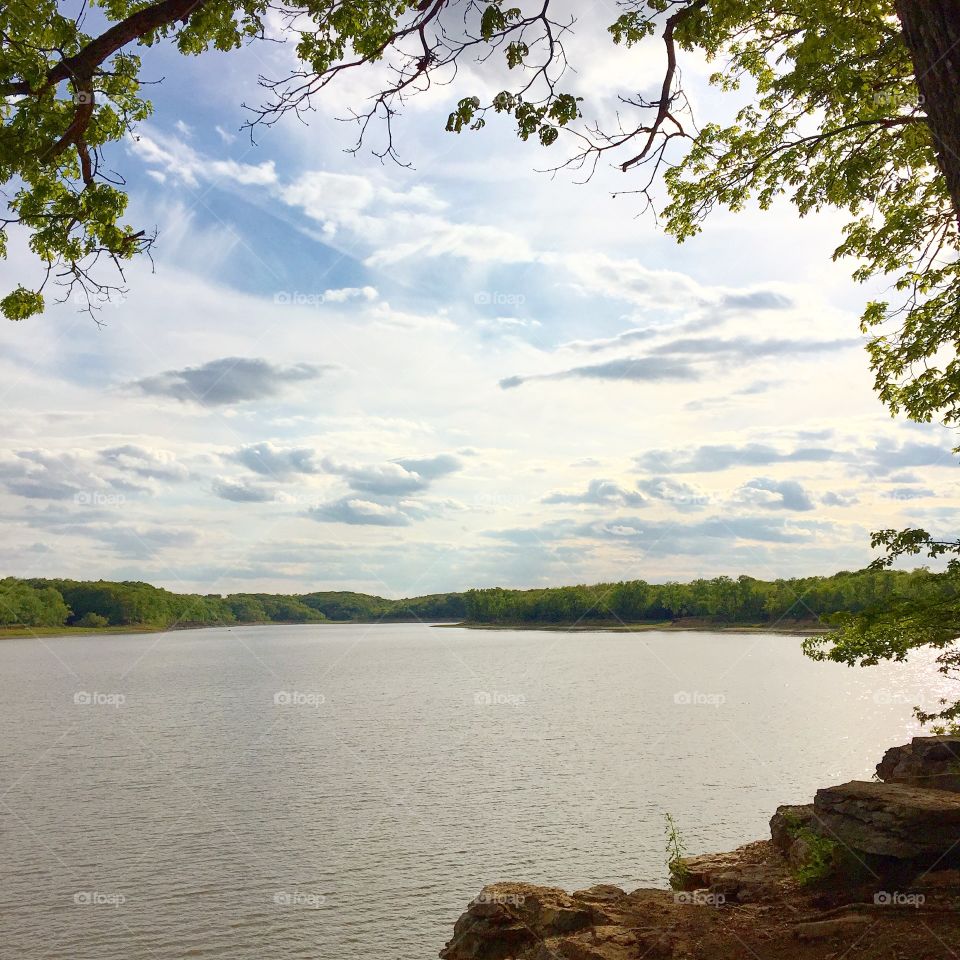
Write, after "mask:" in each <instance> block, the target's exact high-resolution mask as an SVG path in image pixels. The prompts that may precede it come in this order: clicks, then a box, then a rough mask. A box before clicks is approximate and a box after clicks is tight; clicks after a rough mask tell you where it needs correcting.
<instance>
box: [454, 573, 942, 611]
mask: <svg viewBox="0 0 960 960" xmlns="http://www.w3.org/2000/svg"><path fill="white" fill-rule="evenodd" d="M954 583H955V581H954V579H953V578H952V577H945V576H944V575H942V574H933V573H930V572H929V571H927V570H913V571H910V572H906V571H899V570H862V571H858V572H856V573H849V572H846V571H844V572H841V573H837V574H834V576H832V577H802V578H798V579H792V580H772V581H770V580H755V579H754V578H753V577H738V578H737V579H736V580H734V579H732V578H730V577H716V578H715V579H713V580H694V581H692V582H690V583H662V584H654V583H646V582H644V581H643V580H630V581H626V582H623V583H599V584H596V585H594V586H578V587H555V588H549V589H543V590H502V589H500V588H495V589H491V590H468V591H467V592H466V594H465V595H464V596H465V598H466V607H467V620H468V621H470V622H472V623H492V624H511V623H516V624H524V623H564V624H569V623H584V624H589V623H591V622H594V623H596V622H604V623H605V622H611V623H616V622H622V623H639V622H657V621H666V620H678V619H682V618H688V617H689V618H697V619H704V620H708V621H714V622H717V623H751V624H753V623H755V624H763V623H773V622H776V621H780V620H784V621H810V622H816V621H817V620H818V619H820V618H823V617H828V616H830V615H831V614H836V613H860V612H862V611H865V610H870V609H874V608H883V607H886V606H889V605H890V604H891V603H893V602H896V600H897V599H898V598H907V597H913V596H917V595H918V594H919V593H920V592H921V591H922V592H924V593H929V592H930V591H937V592H940V591H943V592H945V593H948V592H953V593H955V592H956V587H955V586H954Z"/></svg>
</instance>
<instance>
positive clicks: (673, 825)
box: [666, 813, 690, 890]
mask: <svg viewBox="0 0 960 960" xmlns="http://www.w3.org/2000/svg"><path fill="white" fill-rule="evenodd" d="M666 821H667V824H666V837H667V848H666V849H667V860H666V864H667V870H669V871H670V886H671V887H673V888H674V890H682V889H684V886H685V884H686V882H687V879H688V878H689V875H690V874H689V871H688V870H687V866H686V864H685V863H684V862H683V857H684V855H685V854H686V852H687V848H686V845H685V844H684V842H683V836H682V835H681V833H680V828H679V827H678V826H677V822H676V821H675V820H674V819H673V816H672V815H671V814H669V813H668V814H666Z"/></svg>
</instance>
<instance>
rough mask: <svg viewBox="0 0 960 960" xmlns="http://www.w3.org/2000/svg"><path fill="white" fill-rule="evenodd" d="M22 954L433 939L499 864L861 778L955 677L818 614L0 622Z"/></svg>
mask: <svg viewBox="0 0 960 960" xmlns="http://www.w3.org/2000/svg"><path fill="white" fill-rule="evenodd" d="M0 664H2V677H3V681H2V698H0V717H2V724H3V738H2V743H0V756H2V777H3V783H2V785H0V790H2V803H0V823H2V831H3V834H2V837H3V839H2V850H3V857H2V862H0V898H2V913H0V955H3V956H9V957H11V958H12V957H17V958H39V957H44V958H65V960H83V958H98V960H110V958H117V960H129V958H132V957H136V958H147V960H149V958H155V960H168V958H180V957H215V958H231V960H234V958H250V960H269V958H277V960H288V958H295V957H304V958H320V960H348V958H351V957H357V958H363V960H423V958H431V957H435V956H436V954H437V951H438V950H439V949H440V947H441V946H442V945H443V943H444V941H445V940H446V939H447V938H448V936H449V933H450V930H451V927H452V925H453V923H454V921H455V920H456V918H457V916H458V915H459V914H460V912H461V911H462V910H463V908H464V906H465V905H466V903H467V902H468V901H469V900H470V899H471V898H472V897H473V896H475V895H476V893H477V892H478V890H479V889H480V887H481V886H482V885H483V884H484V883H486V882H489V881H494V880H509V879H517V880H520V879H522V880H530V881H534V882H544V883H550V884H557V885H560V886H565V887H568V888H576V887H582V886H586V885H589V884H593V883H601V882H611V883H617V884H621V885H624V886H626V887H632V886H637V885H640V884H658V883H662V882H663V880H664V873H665V871H664V867H663V859H664V856H663V817H664V813H665V812H667V811H669V812H671V813H672V814H673V816H674V817H675V818H676V820H677V821H678V823H679V824H680V825H681V827H682V829H683V831H684V833H685V835H686V838H687V845H688V848H689V849H690V852H702V851H704V850H707V849H730V848H732V847H733V846H736V845H737V844H740V843H743V842H746V841H748V840H752V839H756V838H758V837H761V836H764V835H765V832H766V828H767V820H768V818H769V816H770V814H771V813H772V812H773V810H774V808H775V807H776V806H777V804H779V803H784V802H790V801H806V800H808V799H809V798H810V796H811V795H812V792H813V791H814V790H815V788H816V787H817V786H820V785H825V784H829V783H832V782H840V781H843V780H846V779H851V778H854V777H866V776H869V775H870V773H871V772H872V769H873V765H874V764H875V763H876V762H877V760H878V759H879V758H880V755H881V754H882V752H883V749H884V748H885V747H886V746H889V745H891V744H893V743H898V742H903V741H904V740H905V739H906V738H907V737H908V736H909V735H911V734H912V733H913V732H915V725H914V724H913V722H912V721H911V719H910V707H911V705H912V704H913V703H915V702H917V700H918V699H920V698H922V699H924V700H925V702H927V703H928V704H929V703H930V702H931V700H932V695H933V694H934V691H935V689H936V687H937V684H938V682H940V681H939V678H937V677H936V675H935V674H934V673H933V672H932V671H931V670H930V669H929V667H928V666H927V667H924V666H923V665H922V664H919V663H914V664H912V665H909V666H884V667H878V668H874V669H872V670H850V669H847V668H845V667H840V666H836V665H820V664H814V663H811V662H809V661H806V660H804V659H803V657H802V656H801V654H800V652H799V642H798V640H797V639H796V638H792V637H784V636H758V635H734V634H719V635H715V634H707V633H647V634H640V635H625V634H587V633H581V634H573V635H571V634H560V633H521V632H496V633H495V632H480V631H465V630H460V629H449V628H436V629H430V628H426V627H423V626H421V625H416V624H411V625H407V624H404V625H379V626H374V627H369V626H355V625H351V626H325V627H316V626H297V627H280V626H276V627H263V628H260V627H248V628H240V629H234V630H225V629H224V630H201V631H191V632H178V633H170V634H162V635H152V636H149V635H148V636H143V635H141V636H130V637H121V636H103V637H94V638H86V637H84V638H73V637H67V638H61V639H47V640H43V641H42V642H41V641H37V640H5V641H2V642H0Z"/></svg>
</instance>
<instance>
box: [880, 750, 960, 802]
mask: <svg viewBox="0 0 960 960" xmlns="http://www.w3.org/2000/svg"><path fill="white" fill-rule="evenodd" d="M877 776H878V777H879V778H880V779H881V780H883V781H884V782H886V783H905V784H909V785H910V786H915V787H929V788H931V789H933V790H950V791H953V792H954V793H960V736H944V737H914V738H913V740H912V741H911V742H910V743H907V744H904V745H903V746H902V747H891V748H890V749H889V750H888V751H887V752H886V753H885V754H884V755H883V760H881V761H880V763H878V764H877Z"/></svg>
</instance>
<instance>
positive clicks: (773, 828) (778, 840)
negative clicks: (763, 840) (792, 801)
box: [770, 803, 816, 856]
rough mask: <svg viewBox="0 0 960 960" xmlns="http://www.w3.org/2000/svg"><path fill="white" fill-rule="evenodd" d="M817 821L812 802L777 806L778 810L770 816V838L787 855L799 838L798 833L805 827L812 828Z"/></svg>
mask: <svg viewBox="0 0 960 960" xmlns="http://www.w3.org/2000/svg"><path fill="white" fill-rule="evenodd" d="M815 821H816V814H815V813H814V809H813V804H812V803H805V804H801V805H794V806H782V807H777V812H776V813H775V814H774V815H773V816H772V817H771V818H770V839H771V840H772V841H773V845H774V846H775V847H776V848H777V849H778V850H779V851H780V852H781V853H782V854H783V855H784V856H787V854H788V852H789V850H790V848H791V847H792V846H793V844H794V842H795V841H796V839H797V833H798V832H799V831H800V830H803V829H804V828H808V829H812V825H813V824H814V823H815Z"/></svg>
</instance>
